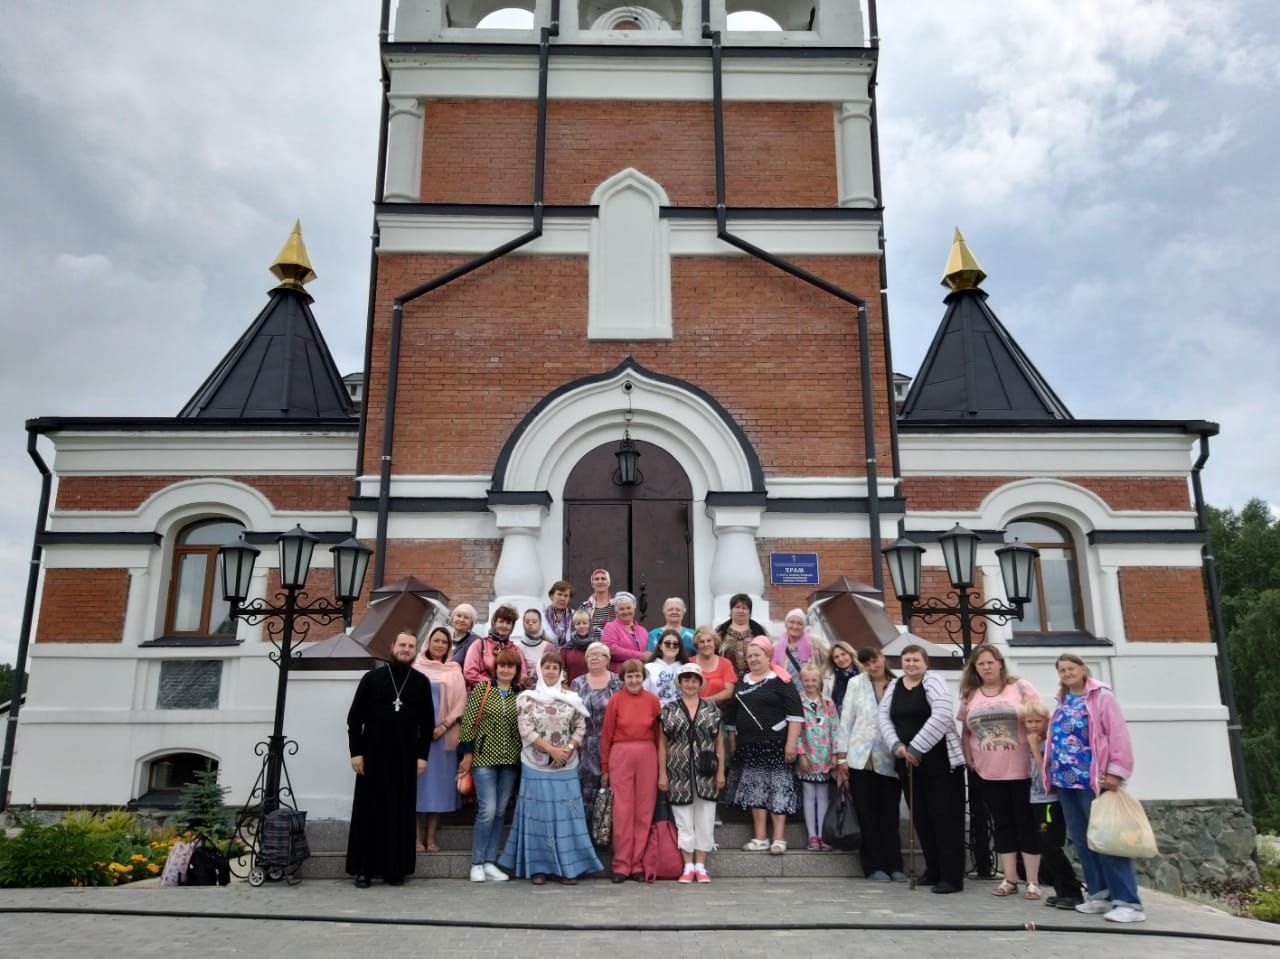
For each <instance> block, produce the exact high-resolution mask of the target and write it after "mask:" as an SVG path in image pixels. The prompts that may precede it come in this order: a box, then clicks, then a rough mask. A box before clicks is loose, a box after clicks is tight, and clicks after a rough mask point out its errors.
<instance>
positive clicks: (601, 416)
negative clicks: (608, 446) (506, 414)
mask: <svg viewBox="0 0 1280 959" xmlns="http://www.w3.org/2000/svg"><path fill="white" fill-rule="evenodd" d="M625 382H631V383H632V384H633V385H634V386H635V389H634V390H633V391H632V393H631V402H632V407H633V409H634V411H635V415H634V418H633V420H632V422H631V435H632V437H633V438H634V439H639V440H647V441H648V442H651V443H655V444H657V445H659V446H662V447H663V448H664V449H666V451H667V452H668V453H670V454H671V455H672V456H673V457H675V459H676V460H677V462H679V463H680V465H681V466H682V467H684V469H685V471H686V472H687V473H688V474H689V481H690V483H691V484H692V485H693V498H694V500H704V499H706V494H707V490H709V489H713V490H718V491H726V492H748V491H750V490H751V470H750V466H749V465H748V463H747V459H746V457H745V456H744V455H743V452H742V447H741V446H740V445H739V444H738V440H737V437H735V436H734V434H733V432H732V431H731V430H730V429H729V427H728V426H727V425H726V424H725V422H724V421H723V420H722V419H721V418H720V417H719V415H717V413H716V412H715V411H714V410H713V409H712V408H711V406H710V405H709V404H708V403H706V402H705V401H704V400H703V399H701V398H700V397H698V396H695V395H694V394H692V393H689V392H688V391H686V390H684V389H681V388H680V387H678V386H675V385H673V384H670V383H665V382H662V381H659V380H652V379H649V378H648V377H646V376H644V375H643V374H641V373H639V372H638V371H636V370H630V369H628V370H623V371H621V372H620V373H618V374H616V375H614V376H612V377H610V378H609V379H608V380H605V381H602V382H597V383H592V384H590V385H587V386H581V387H579V388H577V389H575V390H571V391H570V392H568V393H565V394H562V395H560V396H558V397H556V398H555V400H553V401H552V402H551V403H550V404H549V405H548V406H547V407H546V408H545V409H544V410H542V412H541V413H539V415H538V416H537V418H535V419H534V421H533V422H532V423H530V424H529V425H528V427H527V428H526V429H525V431H524V433H523V434H522V435H521V437H520V439H519V440H518V441H517V443H516V445H515V447H514V449H512V451H511V456H510V458H509V459H508V462H507V470H506V476H505V480H504V483H503V489H504V490H507V491H513V490H547V491H549V492H550V493H551V495H552V497H553V498H555V499H556V500H557V501H558V500H559V497H560V494H561V492H562V491H563V489H564V483H565V481H566V480H567V479H568V475H569V472H570V471H571V470H572V468H573V466H574V465H575V464H576V463H577V462H578V460H579V459H581V458H582V456H583V455H585V454H586V453H588V452H590V451H591V450H593V449H595V448H596V447H597V446H599V445H601V444H602V443H607V442H611V441H612V442H616V441H618V440H619V439H621V438H622V425H623V421H622V413H623V410H625V409H626V406H627V401H626V397H625V394H624V393H623V390H622V384H623V383H625Z"/></svg>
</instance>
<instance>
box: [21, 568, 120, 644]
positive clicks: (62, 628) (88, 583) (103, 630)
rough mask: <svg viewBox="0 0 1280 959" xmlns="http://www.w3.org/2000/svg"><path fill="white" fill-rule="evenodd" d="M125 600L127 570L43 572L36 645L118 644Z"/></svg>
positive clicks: (59, 570)
mask: <svg viewBox="0 0 1280 959" xmlns="http://www.w3.org/2000/svg"><path fill="white" fill-rule="evenodd" d="M128 598H129V571H128V570H124V569H49V570H45V574H44V593H43V597H42V599H41V601H40V622H39V624H38V626H37V627H36V642H37V643H118V642H120V640H121V639H122V638H123V631H124V610H125V604H126V602H127V600H128Z"/></svg>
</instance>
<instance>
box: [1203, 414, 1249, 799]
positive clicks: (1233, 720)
mask: <svg viewBox="0 0 1280 959" xmlns="http://www.w3.org/2000/svg"><path fill="white" fill-rule="evenodd" d="M1199 432H1200V455H1199V457H1197V459H1196V462H1195V465H1194V466H1192V467H1191V490H1192V493H1193V495H1194V496H1195V501H1196V528H1197V529H1199V530H1200V531H1201V532H1202V533H1204V536H1205V539H1204V545H1203V546H1201V547H1200V557H1201V561H1202V563H1203V566H1204V579H1205V585H1206V587H1207V588H1208V591H1209V615H1210V616H1211V617H1212V618H1213V641H1214V644H1215V645H1216V646H1217V647H1218V655H1217V662H1218V691H1219V693H1220V694H1221V695H1222V704H1223V705H1224V706H1226V707H1227V743H1228V746H1229V748H1230V750H1231V771H1232V772H1233V773H1234V774H1235V779H1236V793H1237V795H1239V797H1240V802H1241V804H1242V805H1243V806H1244V811H1245V812H1247V813H1248V814H1249V815H1251V816H1252V815H1253V803H1252V802H1251V801H1250V799H1249V780H1248V777H1247V776H1246V775H1245V765H1244V745H1243V743H1242V741H1241V737H1240V732H1241V730H1240V713H1239V711H1238V710H1237V709H1236V691H1235V687H1234V686H1233V685H1232V682H1231V656H1230V653H1229V652H1228V650H1227V631H1226V627H1225V625H1224V623H1223V620H1222V595H1221V593H1220V591H1219V589H1218V568H1217V564H1216V561H1215V560H1214V556H1213V542H1212V540H1210V539H1209V523H1208V517H1207V516H1206V515H1205V505H1204V489H1203V487H1202V486H1201V484H1200V471H1201V470H1202V469H1204V464H1205V463H1206V462H1207V461H1208V459H1209V437H1210V436H1216V435H1217V433H1218V428H1217V426H1214V425H1210V424H1206V425H1204V426H1202V427H1201V429H1200V431H1199Z"/></svg>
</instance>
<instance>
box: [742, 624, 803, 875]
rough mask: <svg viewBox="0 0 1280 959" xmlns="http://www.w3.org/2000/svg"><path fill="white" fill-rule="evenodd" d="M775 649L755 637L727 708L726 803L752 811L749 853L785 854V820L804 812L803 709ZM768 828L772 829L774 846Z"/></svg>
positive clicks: (767, 642)
mask: <svg viewBox="0 0 1280 959" xmlns="http://www.w3.org/2000/svg"><path fill="white" fill-rule="evenodd" d="M772 659H773V644H772V643H771V642H769V640H768V638H767V637H765V636H756V637H755V638H754V639H752V640H751V642H750V643H749V644H748V645H747V651H746V660H747V672H746V674H745V675H743V676H742V677H741V678H740V679H739V680H738V684H737V686H735V687H734V690H733V698H732V699H730V700H729V701H728V702H727V703H726V704H725V707H724V718H725V723H726V725H728V726H729V728H730V742H731V745H732V747H733V762H732V763H731V764H730V766H729V775H728V781H727V783H726V785H725V793H724V795H725V800H724V801H725V802H726V803H728V804H729V805H733V806H738V807H740V808H742V809H750V810H751V824H752V827H753V833H752V835H753V838H752V839H751V841H750V842H748V843H747V844H746V845H745V846H743V847H742V848H743V849H745V850H746V851H747V852H769V853H772V854H773V855H775V856H778V855H781V854H782V853H784V852H786V851H787V843H786V840H785V839H783V830H784V829H785V828H786V825H787V816H789V815H790V814H792V813H794V812H795V811H796V810H797V809H799V808H800V800H799V791H798V790H797V789H796V779H795V776H794V775H793V774H792V772H791V764H792V763H793V762H795V759H796V743H797V740H798V739H799V737H800V729H801V727H802V726H803V724H804V706H803V705H802V704H801V702H800V693H799V692H798V691H797V689H796V687H795V684H793V683H792V682H791V678H790V677H789V676H786V674H785V671H783V675H779V669H780V667H779V668H775V667H774V665H773V663H772ZM767 827H772V830H771V832H772V836H773V839H772V841H770V840H769V838H768V832H767Z"/></svg>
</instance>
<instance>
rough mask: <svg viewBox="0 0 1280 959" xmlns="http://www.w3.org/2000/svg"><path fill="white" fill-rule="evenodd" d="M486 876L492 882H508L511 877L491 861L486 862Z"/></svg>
mask: <svg viewBox="0 0 1280 959" xmlns="http://www.w3.org/2000/svg"><path fill="white" fill-rule="evenodd" d="M484 877H485V878H486V879H488V880H489V881H490V882H506V881H507V880H508V879H510V878H511V877H510V876H508V875H507V874H506V873H505V872H503V871H502V870H501V869H499V868H498V867H497V866H495V865H494V864H493V863H491V862H486V863H485V864H484Z"/></svg>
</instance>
